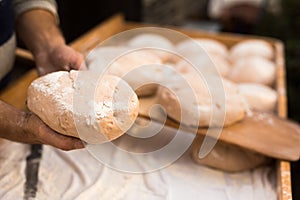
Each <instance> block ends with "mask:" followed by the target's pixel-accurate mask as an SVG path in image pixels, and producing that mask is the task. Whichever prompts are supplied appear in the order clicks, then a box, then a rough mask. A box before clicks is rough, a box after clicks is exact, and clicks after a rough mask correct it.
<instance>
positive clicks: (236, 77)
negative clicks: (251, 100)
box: [227, 57, 276, 85]
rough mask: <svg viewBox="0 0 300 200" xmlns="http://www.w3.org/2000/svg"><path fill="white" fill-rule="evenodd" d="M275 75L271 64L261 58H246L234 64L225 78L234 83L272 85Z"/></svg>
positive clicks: (273, 66)
mask: <svg viewBox="0 0 300 200" xmlns="http://www.w3.org/2000/svg"><path fill="white" fill-rule="evenodd" d="M275 73H276V70H275V64H274V63H273V62H271V61H269V60H267V59H265V58H261V57H247V58H243V59H239V60H238V61H237V62H235V63H234V65H233V67H232V69H231V70H230V72H229V74H228V76H227V77H228V78H229V79H230V80H232V81H234V82H236V83H247V82H250V83H260V84H264V85H272V84H273V83H274V80H275V75H276V74H275Z"/></svg>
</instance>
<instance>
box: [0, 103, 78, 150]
mask: <svg viewBox="0 0 300 200" xmlns="http://www.w3.org/2000/svg"><path fill="white" fill-rule="evenodd" d="M0 137H1V138H5V139H9V140H12V141H15V142H22V143H28V144H48V145H51V146H54V147H56V148H59V149H63V150H72V149H79V148H83V147H84V146H83V144H82V142H81V141H80V140H79V139H77V138H73V137H68V136H64V135H61V134H59V133H57V132H55V131H53V130H52V129H50V128H49V127H48V126H47V125H46V124H44V123H43V122H42V121H41V120H40V119H39V118H38V117H37V116H36V115H34V114H32V113H30V112H23V111H20V110H18V109H16V108H14V107H12V106H11V105H8V104H6V103H5V102H3V101H1V100H0Z"/></svg>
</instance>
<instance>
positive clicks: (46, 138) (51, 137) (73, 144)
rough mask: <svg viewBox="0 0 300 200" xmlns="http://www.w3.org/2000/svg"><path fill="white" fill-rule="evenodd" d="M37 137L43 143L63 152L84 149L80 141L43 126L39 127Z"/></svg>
mask: <svg viewBox="0 0 300 200" xmlns="http://www.w3.org/2000/svg"><path fill="white" fill-rule="evenodd" d="M39 135H40V138H41V140H42V142H43V143H45V144H49V145H51V146H54V147H56V148H59V149H62V150H65V151H69V150H73V149H81V148H84V145H83V142H82V141H81V140H79V139H77V138H73V137H69V136H64V135H61V134H59V133H57V132H55V131H53V130H52V129H50V128H49V127H47V126H45V125H44V126H40V128H39Z"/></svg>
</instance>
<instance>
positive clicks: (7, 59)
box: [0, 34, 16, 80]
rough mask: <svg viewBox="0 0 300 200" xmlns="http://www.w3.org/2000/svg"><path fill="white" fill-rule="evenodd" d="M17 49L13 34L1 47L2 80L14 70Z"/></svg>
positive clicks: (0, 72) (0, 75) (0, 68)
mask: <svg viewBox="0 0 300 200" xmlns="http://www.w3.org/2000/svg"><path fill="white" fill-rule="evenodd" d="M15 49H16V37H15V34H13V35H12V36H11V37H10V39H9V40H8V41H7V42H5V43H4V44H3V45H2V46H0V80H1V79H2V78H3V77H4V76H5V75H6V74H7V73H8V72H9V71H10V70H11V69H12V67H13V64H14V57H15Z"/></svg>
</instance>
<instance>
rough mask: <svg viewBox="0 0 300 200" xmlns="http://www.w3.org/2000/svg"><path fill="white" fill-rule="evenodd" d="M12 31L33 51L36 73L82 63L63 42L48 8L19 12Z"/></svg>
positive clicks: (81, 59) (76, 54)
mask: <svg viewBox="0 0 300 200" xmlns="http://www.w3.org/2000/svg"><path fill="white" fill-rule="evenodd" d="M16 32H17V35H18V36H19V38H21V40H23V41H24V43H25V45H26V46H27V48H28V49H29V50H30V51H31V52H32V53H33V55H34V58H35V62H36V66H37V69H38V71H39V74H40V75H44V74H46V73H49V72H53V71H58V70H69V69H79V68H80V67H81V66H83V63H84V62H83V61H84V59H83V56H82V54H80V53H78V52H76V51H75V50H73V49H72V48H71V47H69V46H67V45H66V42H65V40H64V37H63V35H62V33H61V32H60V30H59V27H58V26H57V19H56V17H55V16H54V14H53V13H51V12H50V11H48V10H45V9H40V8H35V9H30V10H27V11H25V12H23V13H21V14H20V15H18V16H17V19H16Z"/></svg>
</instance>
